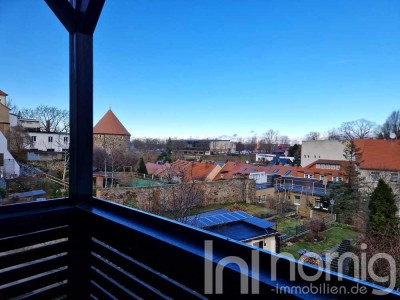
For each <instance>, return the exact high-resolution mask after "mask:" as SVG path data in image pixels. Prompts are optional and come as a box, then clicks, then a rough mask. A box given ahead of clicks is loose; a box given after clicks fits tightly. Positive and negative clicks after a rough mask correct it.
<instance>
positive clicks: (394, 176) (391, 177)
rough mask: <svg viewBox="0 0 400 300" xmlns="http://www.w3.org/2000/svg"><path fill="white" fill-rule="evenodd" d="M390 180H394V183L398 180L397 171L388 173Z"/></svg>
mask: <svg viewBox="0 0 400 300" xmlns="http://www.w3.org/2000/svg"><path fill="white" fill-rule="evenodd" d="M390 182H394V183H397V182H399V173H391V174H390Z"/></svg>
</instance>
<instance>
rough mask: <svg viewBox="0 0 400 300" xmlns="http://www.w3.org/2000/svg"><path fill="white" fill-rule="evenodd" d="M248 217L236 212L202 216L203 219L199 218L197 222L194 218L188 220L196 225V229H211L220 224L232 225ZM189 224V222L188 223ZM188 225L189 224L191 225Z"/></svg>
mask: <svg viewBox="0 0 400 300" xmlns="http://www.w3.org/2000/svg"><path fill="white" fill-rule="evenodd" d="M249 217H250V215H248V214H246V213H244V212H241V211H236V212H227V213H222V214H218V215H212V216H209V215H208V216H204V217H201V216H200V217H199V218H198V221H197V222H196V221H195V218H190V219H191V221H193V222H191V223H194V224H193V225H197V226H198V227H211V226H216V225H221V224H227V223H232V222H236V221H240V220H244V219H246V218H249ZM188 223H189V222H188ZM191 223H189V224H191Z"/></svg>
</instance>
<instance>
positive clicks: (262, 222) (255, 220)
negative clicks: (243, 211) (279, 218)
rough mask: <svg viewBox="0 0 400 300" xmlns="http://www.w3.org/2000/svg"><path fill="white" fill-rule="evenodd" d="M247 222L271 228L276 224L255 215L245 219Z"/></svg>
mask: <svg viewBox="0 0 400 300" xmlns="http://www.w3.org/2000/svg"><path fill="white" fill-rule="evenodd" d="M243 221H244V222H246V223H249V224H252V225H254V226H257V227H259V228H269V227H272V226H274V225H275V223H272V222H269V221H265V220H263V219H259V218H255V217H250V218H247V219H245V220H243Z"/></svg>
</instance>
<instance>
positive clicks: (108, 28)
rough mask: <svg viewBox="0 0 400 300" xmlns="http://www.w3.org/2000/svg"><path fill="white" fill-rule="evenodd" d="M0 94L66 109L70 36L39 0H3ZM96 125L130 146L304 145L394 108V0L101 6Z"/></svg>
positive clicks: (113, 1) (399, 64) (397, 38)
mask: <svg viewBox="0 0 400 300" xmlns="http://www.w3.org/2000/svg"><path fill="white" fill-rule="evenodd" d="M1 4H2V5H1V6H0V36H1V41H2V42H1V43H2V46H1V47H0V70H1V72H0V89H1V90H3V91H5V92H7V93H8V94H9V97H10V98H12V100H13V102H14V103H15V104H17V105H18V106H19V107H35V106H37V105H39V104H48V105H53V106H58V107H62V108H68V34H67V32H66V30H65V29H64V28H63V27H62V26H61V24H60V23H59V21H58V20H57V19H56V18H55V16H54V15H53V14H52V12H51V11H50V9H49V8H48V7H47V6H46V4H45V3H44V1H43V0H35V1H33V0H29V1H26V0H1ZM94 66H95V70H94V120H95V122H97V121H98V120H99V119H100V118H101V116H102V115H103V114H104V113H105V112H106V111H107V109H108V108H109V107H110V106H111V107H112V110H113V111H114V113H115V114H116V115H117V116H118V117H119V119H120V120H121V122H122V123H123V124H124V125H125V127H126V128H127V129H128V130H129V131H130V132H131V134H132V136H133V137H143V136H147V137H168V136H171V137H189V136H192V137H220V136H223V135H227V136H232V135H234V134H238V136H243V137H246V136H251V135H253V134H257V135H259V136H261V135H262V133H264V132H266V131H267V130H268V129H271V128H272V129H275V130H279V132H280V133H281V134H284V135H288V136H290V137H294V138H301V137H302V136H304V135H305V134H306V133H308V132H309V131H320V132H322V133H323V132H325V131H327V130H328V129H330V128H333V127H337V126H339V125H340V124H341V123H342V122H343V121H351V120H355V119H359V118H366V119H369V120H372V121H375V122H377V123H382V122H384V120H385V119H386V117H387V116H388V115H389V114H390V112H391V111H392V110H394V109H400V101H399V100H400V84H399V82H400V1H398V0H379V1H376V0H371V1H368V0H360V1H356V0H352V1H349V0H324V1H321V0H315V1H311V0H302V1H296V0H248V1H247V0H246V1H243V0H240V1H239V0H184V1H183V0H182V1H180V0H171V1H165V0H136V1H127V0H106V4H105V6H104V9H103V13H102V15H101V17H100V20H99V23H98V26H97V29H96V32H95V37H94Z"/></svg>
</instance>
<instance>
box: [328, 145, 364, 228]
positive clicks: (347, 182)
mask: <svg viewBox="0 0 400 300" xmlns="http://www.w3.org/2000/svg"><path fill="white" fill-rule="evenodd" d="M343 157H344V158H345V159H346V163H345V165H344V166H343V167H342V168H341V176H342V177H343V181H342V182H336V183H335V184H333V185H332V186H331V193H330V196H329V198H330V199H333V200H334V203H335V204H334V209H335V213H337V214H340V215H341V216H342V218H341V219H340V220H341V221H342V222H350V223H353V222H354V220H355V218H358V219H361V220H365V218H366V210H367V208H366V205H365V207H362V204H363V201H362V199H363V197H362V193H361V185H362V179H360V176H359V172H358V170H357V163H359V162H360V158H361V153H360V149H359V148H358V147H356V144H355V143H354V141H353V140H348V141H346V142H345V148H344V151H343ZM364 226H365V224H364Z"/></svg>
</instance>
